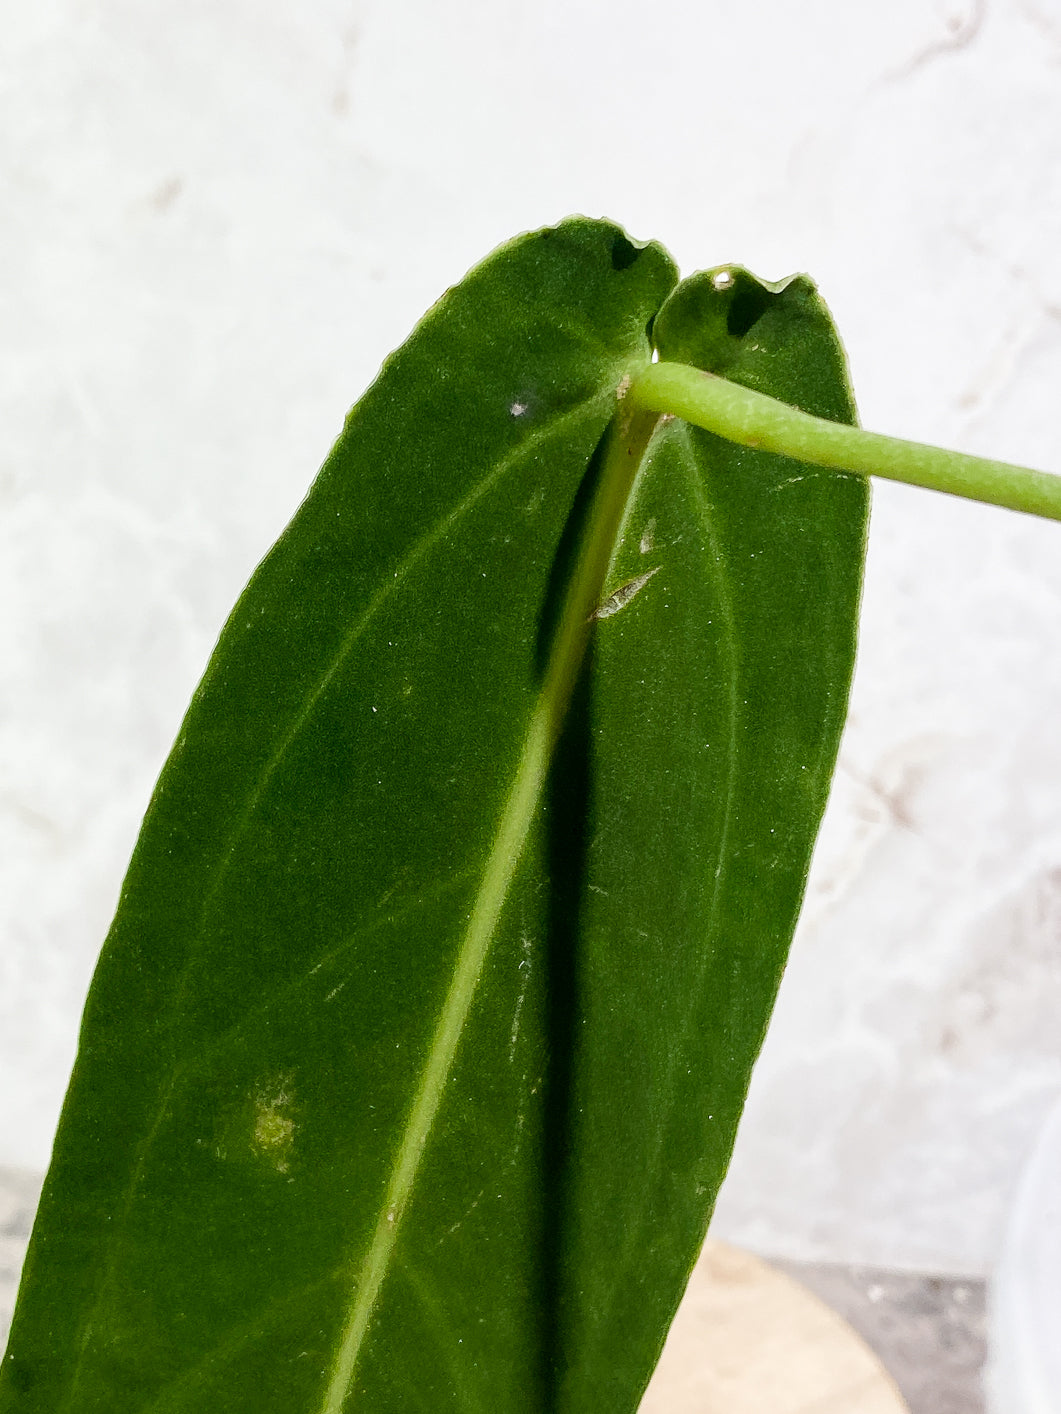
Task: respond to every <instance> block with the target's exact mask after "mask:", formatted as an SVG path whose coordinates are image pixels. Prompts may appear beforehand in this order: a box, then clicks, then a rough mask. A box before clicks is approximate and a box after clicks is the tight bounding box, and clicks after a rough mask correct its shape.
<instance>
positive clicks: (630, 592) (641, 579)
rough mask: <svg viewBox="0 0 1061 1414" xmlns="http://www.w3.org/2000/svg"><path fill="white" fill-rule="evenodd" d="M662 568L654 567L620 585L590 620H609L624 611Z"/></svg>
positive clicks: (660, 566)
mask: <svg viewBox="0 0 1061 1414" xmlns="http://www.w3.org/2000/svg"><path fill="white" fill-rule="evenodd" d="M662 568H663V566H662V565H656V566H655V568H654V569H650V570H649V571H648V573H647V574H639V575H638V576H637V578H636V579H628V580H627V581H626V583H625V584H620V586H619V588H618V589H617V590H616V591H615V593H614V594H609V595H608V597H607V599H605V601H604V603H603V604H602V605H601V606H600V608H599V609H595V610H594V611H593V613H592V614H591V615H590V619H591V620H592V619H610V618H611V616H612V615H613V614H617V613H618V612H619V610H620V609H625V608H626V606H627V604H629V602H630V600H631V599H633V598H634V596H635V595H636V594H640V593H641V591H642V589H644V587H645V585H646V584H647V583H648V582H649V580H650V579H651V578H652V576H653V575H654V574H658V573H659V572H660V570H661V569H662Z"/></svg>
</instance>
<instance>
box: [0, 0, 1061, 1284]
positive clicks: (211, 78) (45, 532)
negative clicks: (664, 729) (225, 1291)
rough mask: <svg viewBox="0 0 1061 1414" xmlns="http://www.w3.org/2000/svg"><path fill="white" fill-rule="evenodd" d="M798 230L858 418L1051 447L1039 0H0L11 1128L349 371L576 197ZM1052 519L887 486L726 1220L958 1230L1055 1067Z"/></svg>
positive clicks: (1053, 92) (0, 465)
mask: <svg viewBox="0 0 1061 1414" xmlns="http://www.w3.org/2000/svg"><path fill="white" fill-rule="evenodd" d="M576 210H577V211H584V212H586V213H587V214H590V215H608V216H610V217H612V218H613V219H616V220H619V221H621V222H622V223H623V224H625V225H626V226H627V228H628V229H629V230H630V231H631V233H632V234H633V235H635V236H637V237H647V236H655V237H657V238H659V239H661V240H662V241H663V242H664V243H665V244H666V245H667V246H668V247H669V248H670V249H671V250H672V251H673V253H674V254H675V256H676V258H677V259H678V260H679V263H680V264H681V265H682V267H683V269H684V270H685V271H686V272H690V271H692V270H693V269H696V268H697V267H700V266H704V265H713V264H717V263H720V262H722V261H727V260H734V261H739V262H741V263H743V264H746V265H748V266H750V267H751V268H752V269H753V270H755V271H757V272H758V273H759V274H761V275H763V276H764V277H766V278H770V279H777V278H781V277H783V276H784V275H787V274H789V273H790V272H792V271H793V270H807V271H809V272H810V273H812V274H813V275H814V276H815V278H816V279H817V280H818V282H819V284H820V286H821V288H822V291H823V293H824V294H825V297H826V298H827V300H828V301H829V303H830V304H831V306H832V308H833V311H834V313H835V315H836V317H837V320H838V322H839V325H840V328H841V330H842V331H843V333H844V336H845V339H846V342H847V346H848V351H849V354H850V359H851V364H852V370H853V376H854V381H855V387H856V391H857V393H858V395H859V401H860V406H861V411H862V417H863V421H864V422H865V424H866V425H867V426H869V427H872V428H875V429H878V430H881V431H889V432H892V433H895V434H897V435H901V436H907V437H913V438H918V439H921V440H925V441H932V442H939V443H944V444H951V445H955V446H959V447H962V448H964V449H967V450H969V451H973V452H980V453H983V454H986V455H995V456H1000V457H1005V458H1008V459H1013V460H1018V461H1026V462H1027V463H1029V464H1031V465H1038V466H1043V467H1046V468H1052V469H1055V470H1061V431H1059V424H1058V419H1057V402H1058V398H1057V387H1058V384H1059V382H1061V260H1059V258H1058V251H1059V250H1061V3H1059V0H891V3H890V4H888V5H886V6H884V5H873V6H870V5H862V4H857V3H854V4H853V3H852V0H803V3H801V4H799V5H794V4H791V3H790V2H789V0H747V3H745V4H744V5H742V6H739V7H738V6H732V5H725V6H723V5H722V4H720V3H717V0H706V2H705V3H696V4H694V3H691V0H684V3H683V0H654V3H653V4H652V5H651V6H650V5H637V6H635V5H634V4H632V3H630V0H608V3H604V0H563V2H562V3H561V0H540V3H538V4H537V5H534V6H528V5H525V4H522V3H519V4H517V3H516V2H515V0H449V3H447V4H445V5H442V4H438V3H434V4H433V3H431V2H430V0H303V3H301V4H300V5H297V6H296V5H291V4H279V3H277V2H276V0H254V3H251V0H209V3H207V0H192V3H189V0H181V3H177V0H154V3H153V4H151V5H144V4H143V3H140V0H106V3H104V0H36V3H35V4H34V5H32V6H26V5H23V6H16V5H14V4H9V5H6V6H5V7H4V22H3V39H2V41H0V250H2V259H0V427H2V428H3V436H2V437H0V770H2V776H0V842H2V843H0V910H2V923H0V930H2V934H0V1164H4V1165H8V1166H14V1167H16V1168H23V1169H26V1170H37V1171H39V1170H40V1169H42V1168H43V1167H44V1165H45V1164H46V1162H47V1155H48V1148H49V1144H50V1139H51V1134H52V1130H53V1127H54V1123H55V1119H56V1115H57V1112H58V1107H59V1104H60V1101H61V1098H62V1093H63V1088H64V1085H65V1078H66V1074H67V1072H68V1068H69V1065H70V1063H71V1060H72V1056H73V1050H74V1045H75V1039H76V1030H77V1023H78V1016H79V1011H80V1007H81V1004H82V1001H83V997H84V992H85V989H86V986H87V984H88V980H89V977H90V974H91V969H92V966H93V963H94V960H95V956H96V952H97V949H98V947H99V943H100V940H101V938H102V936H103V934H104V932H105V930H106V927H107V924H108V921H109V917H110V915H111V913H112V911H113V908H114V904H115V900H116V896H117V891H118V887H119V884H120V881H121V877H122V873H123V871H124V867H125V864H126V861H127V859H128V856H129V852H130V850H131V848H132V845H133V841H134V839H135V836H136V831H137V827H138V822H139V817H140V815H141V813H142V811H143V809H144V806H145V804H146V801H147V797H148V794H149V792H150V789H151V785H152V782H153V780H154V777H155V775H156V773H157V771H158V769H159V766H160V765H161V762H162V760H163V758H164V756H165V754H166V752H167V750H168V747H169V745H170V743H171V741H172V739H173V737H174V734H175V732H176V729H177V726H178V723H179V721H180V718H181V715H182V713H183V709H184V706H185V704H186V702H187V699H188V697H189V695H190V693H191V691H192V689H193V687H194V685H195V683H196V681H197V678H198V676H199V674H200V672H201V671H202V668H203V665H204V663H205V660H206V657H207V655H208V653H209V650H210V648H211V645H212V643H213V640H214V638H215V636H216V634H217V631H218V629H219V627H220V625H221V623H222V621H223V619H224V617H225V615H226V613H227V610H228V608H229V607H230V605H231V603H232V601H233V600H234V598H235V596H236V594H237V592H238V590H239V589H240V587H241V586H242V584H243V583H244V581H245V580H246V578H247V576H248V574H249V573H250V571H251V570H252V568H253V567H254V565H255V563H256V562H257V560H258V559H259V558H260V557H261V555H262V554H263V553H264V551H265V550H266V548H267V547H268V545H269V544H270V542H271V541H272V539H273V538H274V537H275V536H276V534H277V533H278V532H279V530H280V529H281V528H282V526H283V525H284V523H285V521H286V520H287V518H288V517H289V515H290V514H291V512H292V510H293V508H294V506H295V505H296V504H297V502H298V500H299V499H300V497H301V496H302V494H303V493H304V491H305V489H306V487H307V485H308V482H309V480H310V478H311V476H312V474H313V472H314V470H315V468H316V466H317V465H318V464H319V462H320V461H321V459H322V458H323V456H324V455H325V453H326V452H327V450H328V447H329V445H330V443H331V441H332V439H333V437H334V436H335V434H336V433H337V431H338V429H339V427H340V425H341V422H342V418H343V415H344V413H345V410H346V408H347V406H348V405H349V404H350V402H352V401H353V399H354V398H355V397H356V396H357V394H358V393H359V391H360V390H361V389H362V388H363V387H364V386H365V384H366V383H367V382H368V381H369V380H370V379H371V377H372V376H373V374H374V372H375V371H376V368H377V367H378V365H379V363H380V361H381V360H382V359H383V357H384V356H385V355H386V354H387V353H388V352H389V351H390V349H391V348H392V347H394V346H395V345H396V344H397V343H399V342H400V341H401V340H402V339H403V338H404V336H405V335H406V334H407V332H408V331H409V329H410V328H411V326H412V325H413V323H414V322H415V321H416V319H417V318H418V317H419V315H420V314H421V313H422V311H423V310H424V309H425V308H426V307H427V305H428V304H429V303H431V301H432V300H433V299H434V298H436V297H437V295H438V294H439V293H440V292H441V291H442V290H443V289H444V288H445V287H446V286H447V285H448V284H450V283H452V282H453V281H454V280H456V279H458V278H459V277H460V276H461V274H462V273H463V272H464V270H465V269H466V268H467V267H468V266H469V265H470V264H472V263H474V262H475V261H476V260H478V259H479V258H480V257H481V256H482V255H483V254H485V253H486V252H487V251H488V250H489V249H490V248H491V247H492V246H494V245H495V244H497V243H498V242H499V241H501V240H503V239H506V238H507V237H509V236H510V235H512V234H514V233H515V232H516V231H518V230H520V229H524V228H528V227H534V226H540V225H543V224H545V223H548V222H551V221H553V220H556V219H558V218H560V217H562V216H564V215H566V214H568V213H569V212H572V211H576ZM1059 624H1061V527H1058V526H1057V525H1046V524H1039V523H1036V522H1034V521H1032V520H1030V519H1027V518H1024V517H1020V516H1017V515H1012V514H1008V513H1005V512H1001V511H996V510H992V509H989V508H986V507H981V506H974V505H965V504H962V503H958V502H955V501H951V500H949V499H947V498H943V497H936V496H933V495H931V494H929V493H927V492H920V491H916V490H911V489H907V488H903V487H897V486H887V485H881V486H879V487H878V488H877V490H876V493H875V505H874V515H873V527H872V535H871V548H870V555H869V564H868V574H867V581H866V593H865V611H864V619H863V636H862V649H861V655H860V662H859V668H858V675H857V681H856V686H855V692H854V700H853V703H852V709H851V717H850V723H849V727H848V731H847V736H846V741H845V745H844V750H843V757H842V762H841V767H840V771H839V774H838V778H837V783H836V789H835V791H834V796H833V800H832V803H831V806H830V811H829V815H828V817H827V822H826V827H825V830H824V833H823V837H822V841H821V845H820V848H819V851H818V855H817V858H816V863H815V868H814V873H813V876H812V881H811V885H810V890H809V895H808V901H807V907H806V913H805V918H804V920H803V923H802V925H801V928H800V932H799V936H798V939H797V942H796V946H795V949H794V952H793V957H792V963H791V967H790V970H789V974H788V977H787V978H786V982H785V986H784V989H783V993H782V998H781V1002H780V1006H779V1010H778V1014H777V1019H776V1023H775V1025H774V1028H773V1030H772V1033H771V1035H770V1038H769V1040H768V1042H767V1046H766V1050H765V1052H764V1055H763V1059H762V1063H761V1065H760V1068H759V1071H758V1074H757V1077H756V1081H755V1085H754V1088H753V1093H752V1096H751V1100H750V1103H749V1108H748V1112H747V1118H746V1123H745V1125H744V1128H743V1131H742V1134H741V1138H740V1141H739V1143H738V1150H737V1155H736V1158H735V1161H734V1166H733V1171H732V1175H731V1179H730V1181H729V1182H728V1184H727V1187H726V1189H725V1191H724V1194H723V1198H722V1201H721V1203H720V1208H719V1215H718V1224H717V1231H718V1233H719V1235H722V1236H727V1237H729V1238H731V1239H733V1240H736V1241H739V1242H744V1243H746V1244H749V1245H752V1246H753V1247H756V1248H758V1249H759V1250H762V1251H764V1252H767V1253H770V1254H774V1255H780V1256H785V1257H788V1258H792V1259H805V1260H806V1259H816V1260H826V1261H847V1262H862V1263H877V1264H882V1265H893V1266H900V1267H910V1268H927V1269H934V1270H939V1271H950V1272H966V1273H970V1274H976V1273H980V1272H983V1271H984V1270H985V1269H986V1268H987V1267H988V1266H989V1265H990V1263H991V1261H992V1258H993V1255H994V1253H995V1251H996V1250H997V1246H998V1243H999V1239H1000V1233H1001V1228H1002V1223H1003V1218H1004V1213H1005V1209H1006V1205H1007V1202H1008V1200H1009V1195H1010V1193H1011V1190H1012V1186H1013V1183H1014V1179H1015V1175H1016V1172H1017V1169H1018V1167H1019V1164H1020V1161H1021V1158H1022V1156H1023V1154H1024V1152H1025V1151H1026V1149H1027V1146H1028V1144H1029V1142H1030V1140H1031V1137H1032V1135H1033V1133H1034V1130H1035V1128H1036V1126H1037V1124H1038V1123H1039V1121H1040V1119H1041V1117H1042V1116H1043V1115H1044V1114H1045V1112H1046V1110H1047V1108H1048V1107H1049V1104H1050V1102H1051V1100H1052V1099H1053V1098H1054V1097H1056V1096H1057V1095H1058V1094H1059V1093H1061V1023H1059V1018H1061V731H1059V729H1058V723H1059V720H1061V653H1059V652H1058V640H1059Z"/></svg>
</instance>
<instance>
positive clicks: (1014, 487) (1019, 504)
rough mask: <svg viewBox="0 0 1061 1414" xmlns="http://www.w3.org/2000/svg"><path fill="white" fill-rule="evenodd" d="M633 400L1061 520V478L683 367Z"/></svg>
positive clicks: (801, 457) (793, 451) (813, 455)
mask: <svg viewBox="0 0 1061 1414" xmlns="http://www.w3.org/2000/svg"><path fill="white" fill-rule="evenodd" d="M627 398H628V400H629V401H630V403H632V404H633V406H635V407H637V408H640V409H643V410H645V411H648V412H660V413H672V414H674V415H675V416H676V417H681V418H684V419H685V421H686V422H691V423H693V425H694V426H696V427H701V428H703V429H704V430H705V431H707V432H714V433H716V434H717V435H718V436H720V437H725V438H727V439H728V440H729V441H731V442H737V443H740V444H741V445H743V446H745V447H755V448H757V449H759V450H761V451H767V452H777V453H779V454H780V455H781V456H786V457H792V458H794V459H795V460H796V461H801V462H811V463H813V464H814V465H815V466H821V467H827V468H829V469H831V470H834V471H848V472H858V473H860V474H861V475H863V476H884V477H887V478H888V480H890V481H905V482H908V483H909V484H910V485H913V486H925V487H927V488H928V489H929V490H931V491H945V492H947V493H948V494H949V495H952V496H965V497H966V498H968V499H970V500H974V501H986V502H987V503H988V504H990V505H994V506H1005V507H1007V508H1008V509H1009V510H1013V511H1025V512H1027V513H1028V514H1029V515H1036V516H1045V517H1047V518H1048V519H1050V520H1061V476H1053V475H1051V474H1050V473H1049V472H1045V471H1031V470H1029V469H1028V468H1027V467H1021V466H1010V465H1009V464H1008V463H1006V462H996V461H988V460H986V459H985V458H982V457H972V456H967V455H966V454H965V453H963V452H948V451H944V450H943V449H942V448H940V447H928V446H925V445H924V444H923V443H920V442H904V441H902V440H900V439H899V438H896V437H884V436H881V435H880V433H877V432H864V431H863V430H862V429H861V428H859V427H849V426H847V425H846V424H844V423H839V422H829V421H827V420H826V419H825V418H821V417H812V416H810V414H808V413H805V412H800V410H799V409H798V408H794V407H790V406H789V405H788V404H787V403H782V402H779V401H778V400H777V399H776V398H770V397H767V396H766V395H765V394H763V393H756V392H753V391H752V390H751V389H750V388H744V387H741V386H740V385H739V384H737V383H731V382H729V381H728V380H727V379H725V378H720V377H718V376H717V375H716V374H714V373H704V372H702V371H701V370H700V369H698V368H690V367H688V366H687V365H685V364H681V363H667V362H662V363H654V364H652V365H651V366H650V367H649V368H647V369H645V371H644V372H643V373H642V374H640V375H639V376H638V378H637V380H636V381H635V382H634V384H633V385H632V386H631V388H630V389H629V391H628V393H627Z"/></svg>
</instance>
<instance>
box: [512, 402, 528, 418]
mask: <svg viewBox="0 0 1061 1414" xmlns="http://www.w3.org/2000/svg"><path fill="white" fill-rule="evenodd" d="M526 411H527V404H526V403H513V404H512V406H511V407H510V408H509V412H510V413H511V414H512V416H513V417H522V416H523V414H524V413H525V412H526Z"/></svg>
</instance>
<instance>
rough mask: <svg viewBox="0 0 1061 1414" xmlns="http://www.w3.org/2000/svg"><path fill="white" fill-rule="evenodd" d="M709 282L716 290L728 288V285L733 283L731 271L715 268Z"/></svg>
mask: <svg viewBox="0 0 1061 1414" xmlns="http://www.w3.org/2000/svg"><path fill="white" fill-rule="evenodd" d="M711 283H712V285H714V287H715V289H716V290H728V289H729V287H730V285H732V284H733V271H732V270H716V272H715V273H714V275H712V276H711Z"/></svg>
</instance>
